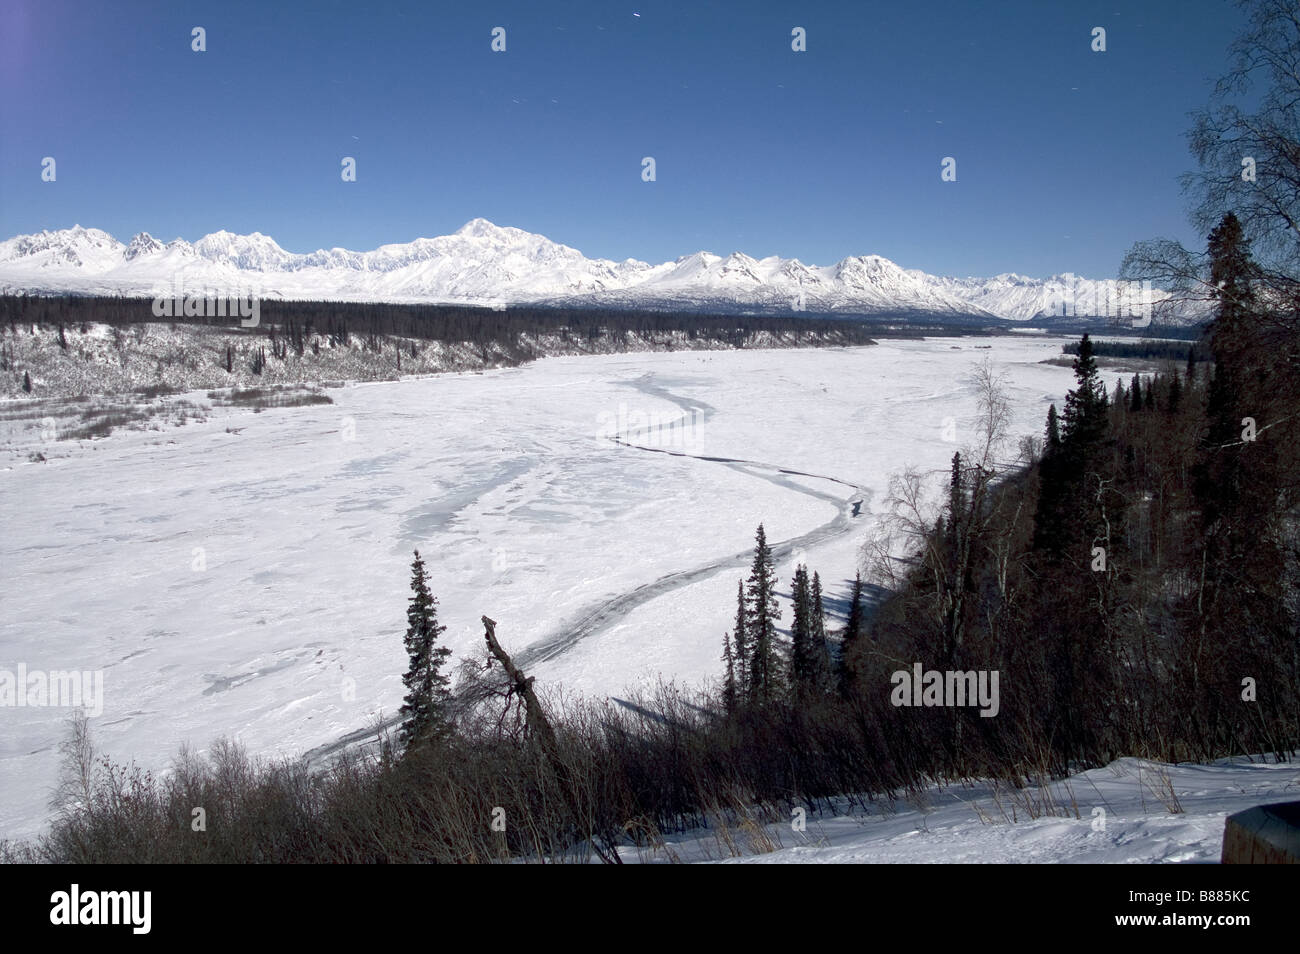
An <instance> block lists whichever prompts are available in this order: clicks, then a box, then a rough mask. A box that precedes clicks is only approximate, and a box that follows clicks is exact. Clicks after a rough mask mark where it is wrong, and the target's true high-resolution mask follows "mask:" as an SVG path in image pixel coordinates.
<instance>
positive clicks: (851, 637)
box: [839, 571, 864, 698]
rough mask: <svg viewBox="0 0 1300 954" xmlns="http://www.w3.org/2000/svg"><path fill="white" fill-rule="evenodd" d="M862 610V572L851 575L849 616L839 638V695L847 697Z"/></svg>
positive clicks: (860, 633)
mask: <svg viewBox="0 0 1300 954" xmlns="http://www.w3.org/2000/svg"><path fill="white" fill-rule="evenodd" d="M863 624H864V620H863V612H862V572H861V571H859V572H858V573H857V574H856V575H855V576H854V577H853V595H852V596H851V597H850V598H849V618H848V621H847V622H846V623H845V625H844V636H843V638H842V639H841V640H840V669H839V681H840V695H842V696H844V697H845V698H848V696H849V695H850V693H851V692H852V690H853V673H854V671H855V669H856V668H857V655H858V653H859V651H860V645H859V643H860V640H861V639H862V635H863V633H862V629H863Z"/></svg>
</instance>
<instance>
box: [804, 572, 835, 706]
mask: <svg viewBox="0 0 1300 954" xmlns="http://www.w3.org/2000/svg"><path fill="white" fill-rule="evenodd" d="M808 641H809V643H810V644H811V649H812V662H813V677H812V683H813V688H814V689H815V690H816V691H817V692H818V693H825V692H829V691H830V689H831V657H830V648H829V647H828V646H827V645H826V607H825V605H824V604H823V603H822V578H821V575H820V574H818V573H817V572H816V571H814V572H813V577H812V614H811V616H810V618H809V621H808Z"/></svg>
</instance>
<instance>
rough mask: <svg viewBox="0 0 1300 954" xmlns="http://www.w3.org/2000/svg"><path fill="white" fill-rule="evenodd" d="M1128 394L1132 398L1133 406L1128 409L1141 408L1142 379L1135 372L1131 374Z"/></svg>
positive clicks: (1135, 409) (1136, 409)
mask: <svg viewBox="0 0 1300 954" xmlns="http://www.w3.org/2000/svg"><path fill="white" fill-rule="evenodd" d="M1129 394H1130V395H1131V396H1132V399H1133V406H1132V407H1131V408H1129V410H1131V411H1140V410H1142V379H1141V378H1140V377H1138V376H1137V375H1136V374H1134V375H1133V383H1132V384H1131V385H1129Z"/></svg>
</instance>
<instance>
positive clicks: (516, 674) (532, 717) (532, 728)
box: [482, 616, 559, 759]
mask: <svg viewBox="0 0 1300 954" xmlns="http://www.w3.org/2000/svg"><path fill="white" fill-rule="evenodd" d="M482 619H483V638H484V639H485V640H487V647H488V651H489V652H491V653H492V655H493V656H495V657H496V660H497V662H499V663H501V668H502V669H504V670H505V671H506V676H507V677H508V678H509V679H510V688H511V691H512V692H513V693H514V694H515V695H517V696H519V698H521V699H523V700H524V720H525V721H524V724H525V725H526V726H527V728H528V734H529V735H530V736H532V737H533V738H535V739H536V740H537V741H538V742H540V743H541V746H542V749H543V750H544V751H545V752H546V754H547V755H548V756H550V757H551V758H552V759H554V758H556V757H557V756H558V755H559V750H558V747H557V745H556V741H555V730H554V729H552V728H551V722H550V720H549V719H547V718H546V712H545V711H544V710H543V709H542V704H541V702H540V701H539V700H538V698H537V693H535V692H533V681H534V677H533V676H525V675H524V673H523V670H522V669H520V668H519V667H518V666H516V665H515V664H514V663H513V662H512V661H511V659H510V654H509V653H507V652H506V651H505V650H504V649H502V648H501V644H500V643H498V642H497V623H496V620H494V619H488V618H487V617H486V616H484V617H483V618H482Z"/></svg>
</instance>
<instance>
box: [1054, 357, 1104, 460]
mask: <svg viewBox="0 0 1300 954" xmlns="http://www.w3.org/2000/svg"><path fill="white" fill-rule="evenodd" d="M1074 377H1075V380H1076V381H1077V382H1078V383H1077V386H1076V387H1075V388H1074V390H1072V391H1070V392H1068V393H1067V394H1066V395H1065V413H1064V415H1063V417H1064V428H1063V430H1062V433H1061V440H1062V443H1064V444H1073V445H1074V446H1076V447H1079V448H1083V447H1088V446H1089V445H1092V444H1095V443H1096V442H1097V441H1099V440H1100V439H1101V437H1102V436H1103V435H1104V434H1105V430H1106V413H1105V412H1106V390H1105V388H1104V387H1103V386H1102V384H1101V378H1100V375H1099V374H1098V372H1097V359H1096V358H1095V357H1093V350H1092V340H1091V339H1090V338H1089V337H1088V335H1087V334H1085V335H1084V336H1083V338H1082V339H1081V340H1080V341H1079V355H1078V357H1076V358H1075V359H1074Z"/></svg>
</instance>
